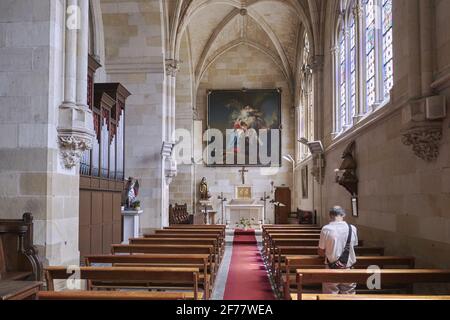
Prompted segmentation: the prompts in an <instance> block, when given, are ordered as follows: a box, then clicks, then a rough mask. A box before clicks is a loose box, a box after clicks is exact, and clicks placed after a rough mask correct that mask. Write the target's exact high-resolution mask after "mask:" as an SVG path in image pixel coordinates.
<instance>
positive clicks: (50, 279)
mask: <svg viewBox="0 0 450 320" xmlns="http://www.w3.org/2000/svg"><path fill="white" fill-rule="evenodd" d="M73 275H74V274H73V273H68V272H67V268H66V267H48V268H46V269H45V278H46V281H47V288H48V290H49V291H55V287H54V280H66V279H69V278H70V277H72V276H73ZM77 278H78V279H80V280H87V289H88V291H90V290H91V285H90V284H91V283H94V284H95V287H96V288H97V289H98V288H102V286H101V284H103V285H104V287H103V288H105V289H108V290H110V289H112V288H116V289H125V288H126V289H135V288H136V286H138V287H140V288H142V285H144V284H145V286H146V287H147V288H153V289H160V290H166V289H167V290H171V291H173V290H176V288H178V286H180V285H181V286H183V288H182V290H178V291H181V292H184V290H190V291H188V292H186V295H188V297H191V298H192V299H194V300H199V299H202V294H201V293H200V292H199V288H198V279H199V269H198V268H170V267H167V268H166V267H143V268H140V267H80V268H79V270H78V274H77Z"/></svg>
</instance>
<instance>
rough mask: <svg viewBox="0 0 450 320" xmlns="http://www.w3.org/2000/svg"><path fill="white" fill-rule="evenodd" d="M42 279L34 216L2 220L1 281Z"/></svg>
mask: <svg viewBox="0 0 450 320" xmlns="http://www.w3.org/2000/svg"><path fill="white" fill-rule="evenodd" d="M41 278H42V263H41V261H40V259H39V257H38V250H37V248H36V247H35V246H34V244H33V216H32V215H31V213H24V214H23V217H22V219H1V220H0V280H13V281H16V280H32V281H40V280H41Z"/></svg>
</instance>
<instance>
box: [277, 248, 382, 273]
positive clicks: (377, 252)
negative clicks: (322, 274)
mask: <svg viewBox="0 0 450 320" xmlns="http://www.w3.org/2000/svg"><path fill="white" fill-rule="evenodd" d="M317 250H318V247H317V246H299V247H290V246H279V247H276V252H275V255H274V256H273V260H272V261H270V265H269V267H270V268H271V270H270V272H272V273H275V270H276V269H277V267H282V265H281V264H282V263H284V261H285V258H286V256H305V255H306V256H311V255H317ZM355 254H356V255H357V256H384V248H383V247H362V246H361V247H355Z"/></svg>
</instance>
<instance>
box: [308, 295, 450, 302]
mask: <svg viewBox="0 0 450 320" xmlns="http://www.w3.org/2000/svg"><path fill="white" fill-rule="evenodd" d="M302 300H309V301H311V300H324V301H336V300H350V301H358V300H359V301H361V300H371V301H377V300H450V296H448V295H445V296H444V295H442V296H440V295H439V296H438V295H431V296H420V295H396V294H349V295H343V294H340V295H335V294H308V293H305V294H303V296H302Z"/></svg>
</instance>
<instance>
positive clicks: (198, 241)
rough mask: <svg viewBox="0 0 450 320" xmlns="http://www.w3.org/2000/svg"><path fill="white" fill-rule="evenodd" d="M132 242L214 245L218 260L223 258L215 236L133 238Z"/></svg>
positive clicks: (130, 241)
mask: <svg viewBox="0 0 450 320" xmlns="http://www.w3.org/2000/svg"><path fill="white" fill-rule="evenodd" d="M129 243H130V244H154V245H159V244H181V245H212V246H213V247H214V253H215V254H216V255H217V258H218V260H217V261H218V262H219V263H220V261H221V260H222V250H221V246H220V245H219V243H218V240H217V239H215V238H203V239H200V238H162V239H161V238H131V239H130V240H129Z"/></svg>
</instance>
